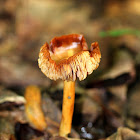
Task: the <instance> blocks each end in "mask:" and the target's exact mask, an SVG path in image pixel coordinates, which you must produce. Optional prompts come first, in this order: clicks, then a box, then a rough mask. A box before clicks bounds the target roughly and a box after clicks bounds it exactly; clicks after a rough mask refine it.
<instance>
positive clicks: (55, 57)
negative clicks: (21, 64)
mask: <svg viewBox="0 0 140 140" xmlns="http://www.w3.org/2000/svg"><path fill="white" fill-rule="evenodd" d="M100 58H101V54H100V49H99V45H98V43H97V42H95V43H92V44H91V48H90V50H88V46H87V43H86V41H85V38H84V37H83V35H80V34H70V35H64V36H61V37H55V38H54V39H52V40H51V42H50V45H48V43H45V44H44V45H43V46H42V47H41V49H40V53H39V59H38V63H39V67H40V68H41V71H42V72H43V73H44V74H45V75H46V76H47V77H49V78H50V79H52V80H57V79H62V80H67V81H75V80H76V79H77V78H79V80H80V81H81V80H84V79H85V78H86V77H87V74H91V73H92V72H93V70H95V69H96V68H97V67H98V66H99V62H100Z"/></svg>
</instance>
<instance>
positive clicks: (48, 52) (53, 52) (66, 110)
mask: <svg viewBox="0 0 140 140" xmlns="http://www.w3.org/2000/svg"><path fill="white" fill-rule="evenodd" d="M100 58H101V53H100V49H99V45H98V43H97V42H95V43H92V44H91V48H90V50H88V46H87V43H86V40H85V38H84V36H83V35H81V34H70V35H63V36H61V37H55V38H53V39H52V40H51V42H50V45H48V43H45V44H44V45H43V46H42V47H41V49H40V53H39V59H38V63H39V67H40V69H41V71H42V72H43V73H44V74H45V75H46V76H47V77H49V78H50V79H52V80H57V79H62V80H63V81H64V91H63V105H62V119H61V124H60V129H59V135H60V136H64V137H66V136H67V135H68V134H69V133H70V132H71V124H72V116H73V110H74V100H75V80H76V79H77V78H79V80H80V81H81V80H84V79H85V78H86V77H87V75H89V74H91V73H92V72H93V70H95V69H97V68H98V66H99V62H100Z"/></svg>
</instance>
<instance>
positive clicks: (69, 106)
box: [59, 81, 75, 137]
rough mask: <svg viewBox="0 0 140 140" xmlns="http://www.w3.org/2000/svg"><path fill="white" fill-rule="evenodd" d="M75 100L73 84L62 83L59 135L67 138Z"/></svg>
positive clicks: (70, 82)
mask: <svg viewBox="0 0 140 140" xmlns="http://www.w3.org/2000/svg"><path fill="white" fill-rule="evenodd" d="M74 100H75V82H73V81H64V92H63V106H62V119H61V124H60V129H59V135H60V136H63V137H67V135H68V134H69V133H70V132H71V125H72V116H73V111H74Z"/></svg>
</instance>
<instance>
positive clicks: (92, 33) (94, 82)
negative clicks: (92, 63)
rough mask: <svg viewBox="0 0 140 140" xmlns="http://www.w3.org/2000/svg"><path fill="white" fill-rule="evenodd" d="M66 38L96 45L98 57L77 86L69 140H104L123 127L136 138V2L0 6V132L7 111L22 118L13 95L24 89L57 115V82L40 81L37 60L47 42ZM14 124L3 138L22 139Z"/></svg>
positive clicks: (32, 0)
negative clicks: (35, 92)
mask: <svg viewBox="0 0 140 140" xmlns="http://www.w3.org/2000/svg"><path fill="white" fill-rule="evenodd" d="M71 33H76V34H83V35H84V37H85V39H86V41H87V43H88V46H89V47H90V45H91V43H92V42H95V41H97V42H98V43H99V46H100V49H101V54H102V58H101V62H100V65H99V68H98V69H97V70H96V71H95V72H93V74H91V75H90V76H88V77H87V79H85V80H84V81H81V82H80V81H78V80H77V85H76V103H75V112H74V118H73V128H74V132H75V134H73V135H74V136H76V137H79V138H85V139H89V140H96V139H100V138H104V139H105V138H106V137H108V136H110V135H112V134H113V133H115V132H117V129H118V128H120V127H124V126H125V127H128V128H129V129H132V130H135V132H137V133H140V102H139V101H140V0H71V1H68V0H59V1H58V0H23V1H21V0H0V110H1V111H0V116H1V117H0V125H1V120H3V119H4V118H6V117H4V118H3V116H4V115H3V114H4V112H5V111H9V104H10V112H12V111H17V110H18V111H19V110H20V112H21V113H23V110H24V109H23V108H21V106H22V107H24V105H23V104H24V103H23V102H20V101H19V102H20V103H21V104H22V105H21V104H20V105H19V102H18V101H17V99H16V97H15V96H19V95H22V96H23V95H24V90H25V88H26V86H28V85H36V86H38V87H39V88H41V91H42V93H44V95H45V96H46V95H47V97H46V98H49V99H50V100H49V103H50V102H51V104H52V103H53V102H54V103H55V105H56V107H57V110H59V113H60V114H61V111H60V110H61V104H62V91H63V87H62V82H61V81H56V82H54V81H51V80H50V79H49V78H47V77H45V75H44V74H43V73H42V72H41V71H40V69H39V68H38V62H37V61H38V54H39V50H40V48H41V46H42V45H43V44H44V43H45V42H48V43H49V42H50V41H51V39H52V38H54V37H55V36H61V35H66V34H71ZM10 93H11V94H10ZM12 93H14V96H13V94H12ZM7 97H11V98H14V100H13V101H12V102H14V104H11V101H9V99H7ZM44 100H45V98H44ZM46 100H47V99H46ZM7 102H8V103H9V102H10V103H9V104H5V103H7ZM17 104H18V105H19V106H20V107H19V106H18V107H17ZM15 105H16V108H15ZM46 106H48V102H47V103H46ZM50 106H51V105H50ZM13 108H14V109H13ZM44 108H45V107H44ZM3 111H4V112H3ZM47 111H48V110H47ZM51 112H52V111H51ZM49 113H50V112H49ZM49 113H48V112H47V115H48V116H49ZM18 115H19V116H20V114H18ZM8 116H9V114H8ZM12 117H13V116H11V118H12ZM19 118H20V117H19ZM19 118H18V119H17V118H15V116H14V120H15V121H14V124H13V125H12V126H13V127H12V128H10V130H12V132H11V131H10V132H9V129H8V133H12V134H14V135H16V134H17V133H21V134H22V133H23V135H25V133H24V132H23V131H21V129H18V130H17V129H16V131H15V127H16V126H17V122H19V123H21V120H19ZM50 118H51V119H52V120H53V121H55V122H58V123H59V122H60V118H59V117H58V118H57V117H56V118H57V119H55V114H51V115H50ZM79 118H80V119H79ZM12 119H13V118H12ZM6 122H7V121H6ZM26 122H27V121H26ZM9 123H11V121H9ZM19 123H18V128H20V127H21V124H19ZM4 125H5V124H4ZM9 125H10V124H9ZM9 125H8V126H9ZM19 125H20V127H19ZM22 127H23V126H22ZM27 128H28V127H27ZM52 130H53V129H52ZM6 131H7V130H6ZM4 132H5V130H3V128H0V133H4ZM28 133H29V135H30V132H28ZM34 133H35V134H36V132H34ZM53 133H54V132H52V133H51V134H53ZM26 134H27V132H26ZM16 137H20V136H16ZM42 137H43V134H42ZM19 139H20V138H19Z"/></svg>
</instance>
